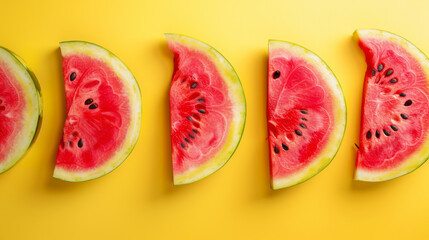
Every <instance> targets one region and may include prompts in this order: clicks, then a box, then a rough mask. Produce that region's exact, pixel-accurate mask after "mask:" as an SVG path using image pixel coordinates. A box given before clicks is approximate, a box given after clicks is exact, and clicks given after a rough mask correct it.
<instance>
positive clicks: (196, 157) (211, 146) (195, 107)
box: [166, 34, 246, 185]
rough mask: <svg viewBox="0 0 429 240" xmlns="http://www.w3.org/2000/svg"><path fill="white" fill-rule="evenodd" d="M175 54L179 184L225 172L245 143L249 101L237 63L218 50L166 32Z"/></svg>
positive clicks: (175, 169)
mask: <svg viewBox="0 0 429 240" xmlns="http://www.w3.org/2000/svg"><path fill="white" fill-rule="evenodd" d="M166 38H167V41H168V46H169V48H170V49H171V50H172V51H173V53H174V73H173V79H172V82H171V88H170V118H171V145H172V158H173V175H174V184H175V185H180V184H186V183H191V182H194V181H197V180H199V179H201V178H204V177H205V176H207V175H210V174H211V173H213V172H215V171H216V170H218V169H219V168H221V167H222V166H223V165H224V164H225V163H226V162H227V161H228V159H229V158H230V157H231V156H232V154H233V153H234V151H235V149H236V148H237V146H238V143H239V142H240V139H241V135H242V133H243V129H244V122H245V118H246V102H245V98H244V93H243V89H242V87H241V83H240V80H239V78H238V76H237V74H236V73H235V71H234V69H233V67H232V66H231V64H230V63H229V62H228V61H227V60H226V59H225V58H224V57H223V56H222V55H221V54H220V53H219V52H217V51H216V50H215V49H214V48H212V47H210V46H208V45H207V44H205V43H202V42H200V41H198V40H195V39H193V38H190V37H186V36H183V35H177V34H166Z"/></svg>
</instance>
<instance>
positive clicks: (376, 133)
mask: <svg viewBox="0 0 429 240" xmlns="http://www.w3.org/2000/svg"><path fill="white" fill-rule="evenodd" d="M375 136H376V137H377V138H380V132H379V131H378V130H377V131H375Z"/></svg>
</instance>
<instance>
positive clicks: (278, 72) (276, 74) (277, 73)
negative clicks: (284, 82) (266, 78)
mask: <svg viewBox="0 0 429 240" xmlns="http://www.w3.org/2000/svg"><path fill="white" fill-rule="evenodd" d="M279 77H280V71H275V72H274V73H273V78H274V79H277V78H279Z"/></svg>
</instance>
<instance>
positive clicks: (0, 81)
mask: <svg viewBox="0 0 429 240" xmlns="http://www.w3.org/2000/svg"><path fill="white" fill-rule="evenodd" d="M38 86H39V85H38V83H37V80H36V78H35V76H34V74H33V73H32V72H31V71H30V70H29V69H28V68H27V66H26V65H25V63H24V61H23V60H22V59H21V58H19V57H18V56H17V55H15V54H14V53H12V52H11V51H9V50H7V49H5V48H3V47H0V173H3V172H5V171H7V170H8V169H10V168H11V167H12V166H14V165H15V164H16V163H17V162H18V160H19V159H21V158H22V156H23V155H24V153H25V152H26V151H27V149H28V148H29V147H30V145H31V143H32V142H33V141H34V140H35V137H36V135H37V131H38V126H39V124H40V122H41V121H40V120H41V117H42V100H41V97H40V91H39V87H38Z"/></svg>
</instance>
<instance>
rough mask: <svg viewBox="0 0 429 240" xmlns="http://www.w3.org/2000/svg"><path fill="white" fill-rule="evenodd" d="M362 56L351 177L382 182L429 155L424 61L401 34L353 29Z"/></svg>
mask: <svg viewBox="0 0 429 240" xmlns="http://www.w3.org/2000/svg"><path fill="white" fill-rule="evenodd" d="M354 37H355V38H356V40H357V41H358V43H359V46H360V48H361V49H362V50H363V52H364V53H365V56H366V63H367V71H366V73H365V81H364V88H363V100H362V119H361V133H360V149H359V150H358V153H357V161H356V172H355V178H356V180H361V181H385V180H389V179H392V178H396V177H399V176H402V175H404V174H407V173H410V172H412V171H413V170H415V169H416V168H418V167H419V166H421V165H422V164H423V163H424V162H425V161H426V160H427V159H428V157H429V131H428V129H429V60H428V58H427V57H426V56H425V55H424V54H423V53H422V52H421V51H420V50H419V49H418V48H416V47H415V46H414V45H413V44H411V43H410V42H409V41H407V40H405V39H404V38H402V37H400V36H397V35H395V34H392V33H388V32H385V31H380V30H357V31H356V32H355V33H354Z"/></svg>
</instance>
